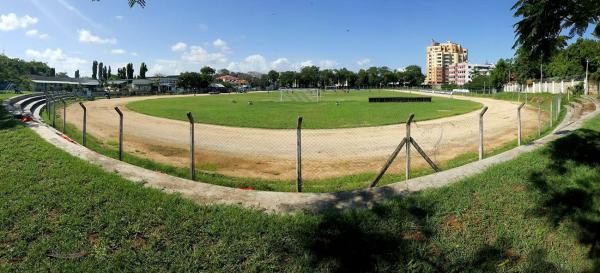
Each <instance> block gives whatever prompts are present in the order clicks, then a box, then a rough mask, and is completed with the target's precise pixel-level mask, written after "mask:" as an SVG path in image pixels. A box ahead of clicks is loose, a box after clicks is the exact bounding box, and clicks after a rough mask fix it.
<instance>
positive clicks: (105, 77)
mask: <svg viewBox="0 0 600 273" xmlns="http://www.w3.org/2000/svg"><path fill="white" fill-rule="evenodd" d="M107 70H108V69H107V68H106V66H105V67H103V68H102V80H103V81H106V80H108V71H107Z"/></svg>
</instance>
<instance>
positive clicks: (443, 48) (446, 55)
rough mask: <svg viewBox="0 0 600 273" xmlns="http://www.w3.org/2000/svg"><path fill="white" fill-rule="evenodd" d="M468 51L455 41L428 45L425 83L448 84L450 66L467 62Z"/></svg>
mask: <svg viewBox="0 0 600 273" xmlns="http://www.w3.org/2000/svg"><path fill="white" fill-rule="evenodd" d="M468 56H469V55H468V51H467V49H466V48H463V47H462V46H461V45H459V44H456V43H453V42H450V41H448V42H445V43H438V42H435V41H434V42H433V44H431V45H430V46H428V47H427V57H426V58H427V59H426V68H427V74H426V75H425V84H430V85H439V84H448V83H449V80H448V75H447V72H448V66H450V65H452V64H457V63H462V62H466V61H467V60H468V58H469V57H468Z"/></svg>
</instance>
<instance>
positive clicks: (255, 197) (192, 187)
mask: <svg viewBox="0 0 600 273" xmlns="http://www.w3.org/2000/svg"><path fill="white" fill-rule="evenodd" d="M594 103H595V104H596V110H595V111H593V112H590V113H586V114H583V115H581V114H579V113H580V112H581V106H579V107H575V108H573V109H569V111H568V112H567V116H566V118H565V119H564V121H563V122H562V123H561V124H560V125H559V126H558V127H557V130H555V131H554V132H553V133H552V134H549V135H547V136H545V137H543V138H541V139H540V140H538V141H535V142H534V143H532V144H530V145H526V146H521V147H518V148H515V149H512V150H510V151H507V152H504V153H502V154H499V155H496V156H493V157H490V158H487V159H484V160H482V161H478V162H474V163H470V164H467V165H464V166H461V167H458V168H454V169H450V170H447V171H443V172H439V173H435V174H431V175H428V176H423V177H418V178H414V179H410V180H408V181H406V182H398V183H394V184H390V185H386V186H383V187H378V188H374V189H370V190H356V191H351V192H341V193H287V192H266V191H248V190H241V189H235V188H228V187H223V186H217V185H212V184H207V183H202V182H194V181H190V180H186V179H182V178H178V177H173V176H170V175H167V174H163V173H159V172H155V171H150V170H147V169H143V168H141V167H137V166H134V165H131V164H128V163H124V162H121V161H118V160H115V159H112V158H109V157H106V156H103V155H101V154H98V153H96V152H94V151H92V150H89V149H87V148H85V147H83V146H81V145H79V144H77V143H73V142H70V141H69V140H68V139H67V138H65V137H64V136H63V135H62V134H61V133H60V132H58V131H56V130H54V129H53V128H51V127H49V126H47V125H45V124H43V123H41V122H39V121H36V122H31V123H29V124H28V125H29V127H30V128H31V129H32V130H33V131H35V132H36V133H37V134H38V135H40V136H41V137H42V138H44V139H45V140H47V141H48V142H50V143H51V144H53V145H54V146H56V147H58V148H60V149H62V150H64V151H66V152H68V153H69V154H71V155H74V156H76V157H79V158H81V159H83V160H86V161H89V162H90V163H92V164H95V165H98V166H100V167H102V168H103V169H104V170H106V171H108V172H116V173H118V174H120V175H121V176H122V177H124V178H126V179H129V180H132V181H135V182H139V183H143V184H144V185H145V186H146V187H151V188H157V189H160V190H163V191H165V192H168V193H180V194H181V195H182V196H183V197H185V198H188V199H190V200H193V201H194V202H196V203H199V204H239V205H242V206H244V207H249V208H256V209H260V210H264V211H268V212H278V213H293V212H298V211H302V210H312V211H322V210H331V209H333V210H341V209H346V208H351V207H370V206H371V205H372V204H373V203H375V202H380V201H383V200H386V199H388V198H391V197H395V196H401V195H403V194H406V193H409V192H417V191H420V190H423V189H427V188H437V187H442V186H445V185H448V184H451V183H453V182H456V181H459V180H461V179H463V178H464V177H467V176H471V175H474V174H477V173H479V172H481V171H483V170H485V169H486V168H488V167H489V166H491V165H494V164H498V163H501V162H505V161H508V160H511V159H513V158H515V157H516V156H518V155H520V154H522V153H526V152H530V151H532V150H534V149H536V148H538V147H541V146H543V145H544V144H546V143H548V142H551V141H553V140H555V139H557V138H559V137H561V136H562V135H564V134H566V133H568V132H570V131H573V130H576V129H578V128H580V127H581V125H582V123H583V122H584V121H585V120H587V119H588V118H590V117H592V116H593V115H595V114H598V113H599V112H600V107H599V105H598V104H597V103H596V102H594Z"/></svg>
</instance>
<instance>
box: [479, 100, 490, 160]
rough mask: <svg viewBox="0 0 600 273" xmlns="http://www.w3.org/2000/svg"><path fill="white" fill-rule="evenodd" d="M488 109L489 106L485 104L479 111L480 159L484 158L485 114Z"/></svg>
mask: <svg viewBox="0 0 600 273" xmlns="http://www.w3.org/2000/svg"><path fill="white" fill-rule="evenodd" d="M487 110H488V107H487V106H485V107H483V109H482V110H481V113H479V160H483V115H485V112H487Z"/></svg>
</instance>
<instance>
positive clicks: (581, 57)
mask: <svg viewBox="0 0 600 273" xmlns="http://www.w3.org/2000/svg"><path fill="white" fill-rule="evenodd" d="M587 62H589V69H588V71H589V72H590V73H591V74H594V73H596V72H597V71H598V68H600V41H597V40H591V39H583V38H580V39H577V41H576V42H575V43H573V44H571V45H569V46H568V47H567V48H565V49H564V50H561V51H560V52H558V53H557V54H556V55H554V56H553V57H552V59H551V60H550V62H549V63H548V66H547V68H546V69H545V70H546V74H547V75H548V76H551V77H573V76H580V75H584V73H585V70H586V65H587V64H588V63H587Z"/></svg>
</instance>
